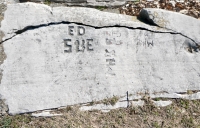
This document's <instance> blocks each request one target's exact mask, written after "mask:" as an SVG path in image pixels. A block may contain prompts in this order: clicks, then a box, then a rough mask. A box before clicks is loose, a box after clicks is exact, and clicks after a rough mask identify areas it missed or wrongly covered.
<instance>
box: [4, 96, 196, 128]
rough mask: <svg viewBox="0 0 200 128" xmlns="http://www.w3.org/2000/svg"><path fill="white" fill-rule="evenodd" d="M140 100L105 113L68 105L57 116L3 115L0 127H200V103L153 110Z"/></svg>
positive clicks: (177, 103) (179, 103) (178, 103)
mask: <svg viewBox="0 0 200 128" xmlns="http://www.w3.org/2000/svg"><path fill="white" fill-rule="evenodd" d="M114 99H115V98H114ZM114 99H113V100H114ZM115 100H117V99H115ZM115 100H114V101H115ZM143 100H145V105H144V106H142V107H140V106H139V107H133V106H130V107H128V108H120V109H115V110H111V111H110V112H107V113H103V112H101V111H99V110H93V111H80V110H79V107H78V106H70V107H67V108H64V109H56V110H54V111H55V112H57V113H62V114H63V115H62V116H57V117H40V118H36V117H31V115H30V114H22V115H15V116H9V115H5V116H2V117H0V128H19V127H23V128H123V127H124V128H129V127H130V128H133V127H134V128H147V127H152V128H175V127H176V128H183V127H184V128H200V100H184V99H170V100H172V101H173V104H171V105H169V106H167V107H156V106H154V105H153V103H152V102H151V99H149V98H144V99H143ZM109 101H110V100H109Z"/></svg>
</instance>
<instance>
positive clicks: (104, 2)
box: [20, 0, 135, 6]
mask: <svg viewBox="0 0 200 128" xmlns="http://www.w3.org/2000/svg"><path fill="white" fill-rule="evenodd" d="M20 1H22V2H27V1H31V2H44V3H45V2H47V3H49V4H50V3H63V4H65V5H79V6H119V5H123V4H125V3H126V2H127V1H135V0H50V1H48V0H20Z"/></svg>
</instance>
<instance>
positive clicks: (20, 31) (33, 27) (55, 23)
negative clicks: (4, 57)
mask: <svg viewBox="0 0 200 128" xmlns="http://www.w3.org/2000/svg"><path fill="white" fill-rule="evenodd" d="M59 24H76V25H83V26H87V27H92V28H95V29H102V28H113V27H118V28H127V29H131V30H144V31H149V32H153V33H169V34H178V35H181V36H183V37H185V38H188V39H189V40H191V41H192V42H194V43H195V44H196V45H197V47H200V45H198V43H196V42H195V40H193V39H192V38H190V37H188V36H186V35H184V34H182V33H178V32H175V31H174V30H170V29H167V28H164V29H166V30H170V31H171V32H161V31H154V30H149V29H147V28H142V27H136V28H134V27H128V26H120V25H112V26H103V27H98V26H92V25H87V24H82V23H78V22H68V21H61V22H52V23H48V24H40V25H35V26H27V27H25V28H23V29H21V30H17V31H16V32H14V33H15V35H14V36H12V37H10V38H7V39H4V40H3V41H1V42H0V44H2V43H4V42H6V41H7V40H10V39H12V38H13V37H15V36H16V35H19V34H22V33H24V32H26V31H28V30H34V29H38V28H40V27H48V26H52V25H59ZM154 26H155V25H154ZM157 27H160V26H157ZM160 28H163V27H160Z"/></svg>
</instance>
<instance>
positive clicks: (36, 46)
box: [0, 3, 200, 114]
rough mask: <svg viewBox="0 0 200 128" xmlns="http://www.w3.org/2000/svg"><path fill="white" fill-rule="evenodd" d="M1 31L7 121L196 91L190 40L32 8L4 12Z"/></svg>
mask: <svg viewBox="0 0 200 128" xmlns="http://www.w3.org/2000/svg"><path fill="white" fill-rule="evenodd" d="M13 10H15V11H13ZM22 12H23V13H22ZM36 12H39V13H36ZM16 17H17V18H16ZM11 19H16V20H11ZM36 19H37V20H36ZM1 24H2V26H1V30H2V31H3V32H4V35H5V36H4V38H3V47H4V52H5V54H6V60H5V61H4V62H3V64H2V65H1V66H0V68H1V69H2V70H3V77H2V80H1V84H0V94H1V96H2V99H5V103H6V104H7V105H8V107H9V113H10V114H16V113H24V112H32V111H37V110H43V109H50V108H57V107H61V106H67V105H73V104H79V103H86V102H91V101H96V100H102V99H104V98H107V97H113V95H114V96H126V92H127V91H128V92H129V94H133V95H132V98H135V97H138V95H140V94H142V93H149V94H150V95H151V96H154V97H155V96H156V95H160V94H166V97H172V98H173V97H176V96H175V95H174V94H176V93H177V92H186V91H187V90H200V86H199V83H200V65H199V62H200V56H199V55H200V52H199V49H198V47H197V46H196V44H195V42H193V41H192V40H196V38H194V39H192V40H191V39H190V38H187V37H186V36H183V34H179V32H178V33H177V32H176V31H175V30H168V29H165V28H161V27H157V26H151V25H148V24H145V23H143V22H141V21H139V20H137V19H135V17H131V16H125V15H120V14H114V13H106V12H101V11H98V10H95V9H89V8H75V7H72V8H70V7H56V8H50V7H48V6H45V5H41V4H33V3H26V4H14V5H8V9H7V10H6V12H5V16H4V20H3V21H2V23H1ZM192 25H196V24H192ZM197 25H198V23H197ZM197 27H198V26H197ZM195 30H196V29H194V30H193V31H194V32H195ZM188 31H192V30H188ZM199 97H200V95H199V94H198V95H196V98H199Z"/></svg>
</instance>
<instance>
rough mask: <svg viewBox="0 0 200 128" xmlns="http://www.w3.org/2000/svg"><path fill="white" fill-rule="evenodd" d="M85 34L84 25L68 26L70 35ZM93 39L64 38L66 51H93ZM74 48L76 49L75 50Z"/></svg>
mask: <svg viewBox="0 0 200 128" xmlns="http://www.w3.org/2000/svg"><path fill="white" fill-rule="evenodd" d="M84 34H85V28H84V27H82V26H77V27H75V26H68V35H70V36H83V35H84ZM92 43H93V39H77V37H76V39H75V40H73V39H64V47H65V49H64V52H65V53H71V52H72V51H74V50H75V51H76V52H84V51H85V50H87V51H93V47H92ZM73 49H74V50H73Z"/></svg>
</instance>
